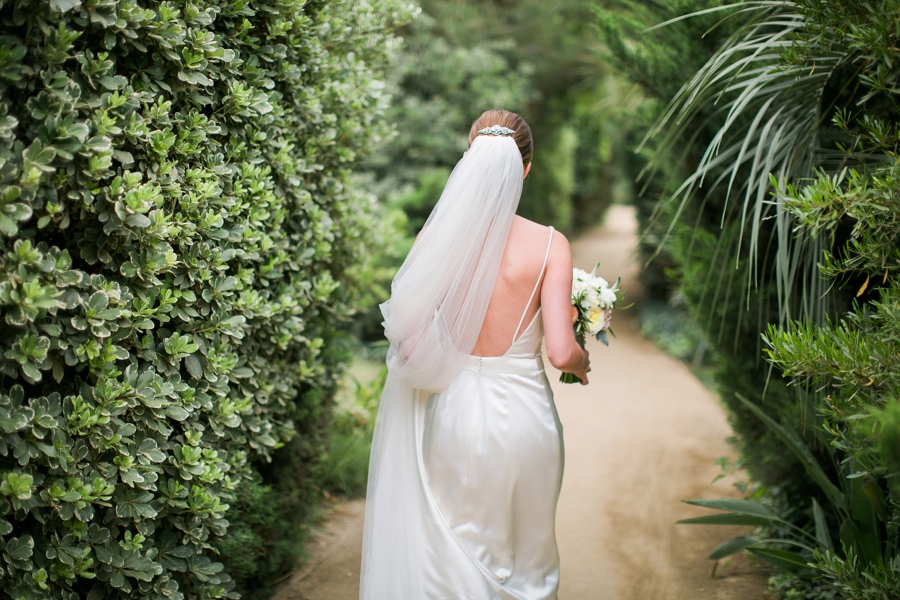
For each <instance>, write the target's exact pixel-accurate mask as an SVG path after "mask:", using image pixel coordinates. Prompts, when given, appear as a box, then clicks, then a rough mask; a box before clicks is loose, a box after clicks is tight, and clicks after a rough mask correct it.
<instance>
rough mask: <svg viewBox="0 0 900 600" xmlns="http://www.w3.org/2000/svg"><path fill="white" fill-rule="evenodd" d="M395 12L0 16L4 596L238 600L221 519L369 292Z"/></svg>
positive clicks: (47, 10)
mask: <svg viewBox="0 0 900 600" xmlns="http://www.w3.org/2000/svg"><path fill="white" fill-rule="evenodd" d="M398 6H399V5H398V4H397V3H396V1H395V0H385V1H381V0H371V1H370V2H365V1H363V0H356V1H348V0H345V1H340V0H339V1H332V2H327V3H326V2H323V1H311V2H307V1H306V0H259V1H252V2H251V1H247V0H220V1H218V2H216V1H206V0H190V1H172V2H150V1H138V0H48V1H44V2H29V1H26V0H13V1H7V0H0V434H2V437H0V473H2V482H0V536H2V540H0V556H2V560H0V590H2V592H0V597H11V598H28V599H31V598H40V597H48V598H61V599H72V600H74V599H76V598H88V599H89V600H99V599H100V598H126V597H127V598H143V599H160V600H162V599H166V600H181V599H206V598H224V597H228V598H236V597H237V596H238V594H237V593H236V592H235V591H234V589H233V588H234V583H233V581H232V580H231V577H230V576H229V574H228V573H227V572H225V570H224V569H223V565H222V563H221V562H219V561H218V560H217V556H216V553H215V550H214V549H215V547H216V544H217V543H221V540H223V539H224V536H225V535H226V534H227V530H228V508H229V501H231V500H232V498H234V497H235V495H236V494H237V491H239V490H240V489H241V486H242V485H244V484H245V483H246V482H248V481H249V479H250V476H251V469H250V465H251V463H254V462H263V463H264V462H265V461H266V460H267V459H269V458H270V457H271V455H272V452H273V451H274V450H276V449H278V448H279V447H282V446H284V445H285V444H287V443H289V442H290V441H291V440H292V437H293V436H294V433H295V431H298V430H301V431H303V430H304V429H305V428H307V427H306V425H305V423H307V422H308V421H312V422H316V423H327V421H325V420H323V419H321V418H320V415H321V413H322V411H323V410H327V403H328V402H329V398H328V397H327V395H326V394H322V393H311V392H314V391H315V390H317V389H326V390H327V389H331V387H333V386H332V383H333V381H334V379H335V378H336V377H337V375H338V371H339V369H340V364H339V363H338V364H335V363H334V361H331V362H326V361H324V360H323V355H324V354H325V353H326V351H327V341H328V340H329V339H331V337H333V335H334V330H335V327H336V325H337V324H338V323H339V322H340V321H341V320H342V319H345V318H347V317H348V316H349V315H350V314H352V311H353V309H354V306H355V304H356V302H357V300H358V298H359V297H360V295H361V294H362V293H365V290H364V289H362V287H364V286H362V285H361V283H360V282H361V281H364V279H363V274H364V271H365V263H366V261H367V260H368V257H369V256H370V252H369V250H368V248H369V247H370V246H371V244H373V243H375V242H376V241H377V237H378V235H379V234H377V233H376V232H375V227H374V219H373V216H372V215H373V212H372V203H371V200H370V199H369V198H368V197H367V196H365V195H363V194H360V193H359V192H357V191H355V190H354V188H353V187H352V186H351V185H349V182H348V178H349V175H348V173H349V169H350V167H351V166H352V165H353V164H354V163H355V162H356V161H357V160H358V159H359V158H360V157H361V156H363V155H364V154H365V153H367V152H368V151H369V150H370V148H371V146H372V144H373V142H375V141H377V139H378V138H379V137H380V136H381V135H382V134H383V133H384V128H383V126H382V125H381V117H382V113H383V111H384V109H385V104H386V102H387V99H386V98H385V96H384V94H383V93H382V91H381V90H382V86H381V71H380V70H381V68H382V66H383V64H384V63H385V61H386V59H387V58H388V56H389V54H390V52H391V49H392V47H393V45H394V43H395V42H394V38H393V37H392V35H391V33H390V31H391V30H390V27H391V25H392V21H393V20H394V19H396V18H399V17H400V16H401V15H399V14H398V11H400V9H399V7H398ZM298 399H299V400H298ZM304 399H305V400H304ZM321 426H322V425H316V427H321Z"/></svg>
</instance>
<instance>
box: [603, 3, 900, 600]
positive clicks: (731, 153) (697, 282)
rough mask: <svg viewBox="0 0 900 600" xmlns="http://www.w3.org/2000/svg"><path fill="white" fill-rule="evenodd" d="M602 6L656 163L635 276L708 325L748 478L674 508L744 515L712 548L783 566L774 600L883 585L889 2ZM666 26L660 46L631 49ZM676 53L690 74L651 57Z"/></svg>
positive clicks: (893, 289)
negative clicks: (714, 496)
mask: <svg viewBox="0 0 900 600" xmlns="http://www.w3.org/2000/svg"><path fill="white" fill-rule="evenodd" d="M720 8H727V9H728V12H720V11H719V9H720ZM689 13H695V15H694V16H692V17H690V18H686V19H685V18H684V16H685V15H687V14H689ZM726 15H730V16H726ZM598 17H599V23H600V25H601V28H603V29H604V30H605V31H606V32H607V33H608V36H609V37H608V40H609V44H608V46H607V52H608V56H611V57H615V58H616V59H617V60H615V61H611V64H618V65H619V66H620V69H621V73H622V74H623V76H625V77H626V78H628V79H630V80H632V81H634V82H635V84H636V85H638V86H639V87H640V88H641V89H642V90H643V93H644V94H645V95H646V97H647V98H648V99H649V100H650V101H649V102H647V103H646V105H645V106H646V107H647V109H646V110H647V112H646V113H645V114H644V115H641V119H639V124H640V128H639V131H637V132H636V133H637V134H638V135H637V136H636V137H638V138H639V137H640V136H642V135H643V136H644V138H643V140H639V139H635V140H634V147H642V148H644V149H645V152H644V154H643V155H641V156H639V157H638V158H637V160H636V161H635V163H636V167H637V169H636V170H638V169H643V175H644V176H645V181H647V180H646V175H648V174H653V173H655V174H656V177H655V178H651V179H650V180H649V182H648V183H647V184H646V187H645V190H646V194H647V197H648V198H649V199H650V200H651V202H648V203H646V204H643V206H645V207H647V209H645V210H644V211H642V212H643V215H644V217H645V218H644V223H645V226H646V228H647V232H648V234H647V236H646V237H645V240H646V242H647V243H645V244H644V256H645V257H647V258H652V257H654V255H656V256H657V257H661V258H662V261H661V262H662V265H661V266H657V267H653V266H651V267H650V268H649V269H648V270H647V271H645V273H646V274H647V275H646V277H647V279H648V280H649V281H650V282H651V284H653V287H651V289H652V290H654V291H655V293H657V294H659V295H660V296H663V297H665V296H666V295H667V294H671V293H673V292H677V294H678V295H679V296H683V297H686V298H687V300H688V303H689V304H690V306H691V309H692V311H693V313H694V317H695V319H696V320H697V321H698V323H699V324H700V325H701V326H703V327H704V328H705V330H706V332H707V336H708V337H709V341H710V344H711V345H712V346H713V347H715V349H716V362H717V374H716V379H717V383H718V386H719V389H720V391H721V393H722V398H723V401H724V402H725V404H726V405H727V406H728V407H729V409H730V412H731V422H732V425H733V427H734V430H735V433H736V442H737V446H738V449H739V450H740V452H741V454H742V464H743V465H744V466H745V467H746V469H747V470H748V471H749V473H750V474H751V476H752V477H753V478H754V479H755V480H756V482H758V485H757V486H756V487H755V490H754V492H753V493H752V494H751V495H750V497H749V498H748V499H746V500H712V501H697V502H694V503H695V504H698V505H700V506H705V507H708V508H714V509H717V510H719V511H722V512H719V513H714V514H711V515H707V516H702V517H698V518H695V519H690V520H688V521H686V522H688V523H694V524H697V523H731V524H745V525H756V526H757V531H756V533H755V534H754V535H747V536H741V537H739V538H736V539H733V540H729V541H727V542H725V543H723V544H722V545H721V546H720V547H718V548H716V549H715V550H714V551H713V552H712V554H711V556H710V558H713V559H719V558H724V557H726V556H728V555H730V554H732V553H734V552H738V551H740V550H742V549H747V550H748V551H750V552H752V553H753V554H755V555H756V556H758V557H760V558H761V559H763V560H765V561H767V562H769V563H771V564H772V565H774V566H775V567H777V568H778V569H779V570H780V571H781V572H782V575H779V576H777V577H774V578H773V579H772V580H771V583H772V591H773V593H774V594H775V595H776V596H777V597H781V598H809V599H826V598H828V599H831V598H841V599H845V598H846V599H854V600H856V599H860V600H862V599H865V600H870V599H871V600H875V599H887V598H898V597H900V484H898V482H900V479H898V476H900V418H898V414H900V413H898V411H900V399H898V395H897V382H898V367H897V359H896V357H897V356H898V355H900V348H898V346H897V344H898V335H897V332H898V331H900V326H898V311H897V306H898V302H900V292H898V290H900V287H898V284H897V281H896V279H897V277H896V274H897V272H898V270H900V262H898V256H900V254H898V245H897V238H898V235H900V218H898V215H900V186H898V183H897V169H898V165H897V150H898V144H900V138H898V126H900V112H898V110H900V104H898V99H900V97H898V91H897V90H898V85H897V83H898V79H900V71H898V70H897V66H896V57H895V56H896V24H897V22H898V17H900V3H898V2H896V1H891V0H882V1H879V2H855V1H852V2H836V1H826V2H812V1H807V0H798V1H796V2H784V3H780V2H779V3H771V2H743V3H738V4H734V5H731V6H730V7H723V3H720V2H716V1H713V2H696V1H686V2H679V3H677V6H673V7H668V8H666V9H663V8H659V7H644V6H637V5H635V4H633V3H630V2H622V3H616V4H615V5H614V6H608V7H606V8H605V9H604V10H600V11H598ZM664 21H670V23H669V24H667V25H666V26H664V27H662V28H661V29H658V30H656V31H654V33H658V34H659V35H661V36H663V40H665V42H663V41H662V40H660V41H658V42H657V43H651V44H647V45H636V44H633V43H632V41H633V40H635V39H640V36H642V35H643V33H642V31H643V29H644V28H647V27H650V26H655V25H658V24H660V23H662V22H664ZM713 25H716V26H715V27H713ZM700 34H703V38H702V39H703V40H704V41H703V43H701V44H697V43H696V41H695V40H696V39H700ZM692 37H693V40H692ZM666 43H668V46H667V48H670V49H671V50H674V58H673V52H667V50H666V48H664V47H663V46H665V45H666ZM679 59H680V60H681V61H683V62H684V63H685V64H691V65H693V69H694V71H695V72H696V75H695V76H694V77H693V78H691V79H690V80H689V81H687V82H684V81H674V82H673V78H672V75H671V72H666V70H665V69H664V68H661V67H664V66H665V65H667V64H671V62H672V61H673V60H679ZM673 84H674V85H673ZM641 141H643V142H644V145H643V146H641V144H640V143H641ZM639 172H640V171H639ZM654 199H657V200H659V202H658V203H655V202H652V200H654ZM640 205H641V204H639V206H640ZM660 249H661V250H660ZM650 264H651V265H653V262H651V263H650ZM661 270H663V271H664V272H665V275H666V276H667V277H660V271H661ZM667 286H669V287H668V289H667Z"/></svg>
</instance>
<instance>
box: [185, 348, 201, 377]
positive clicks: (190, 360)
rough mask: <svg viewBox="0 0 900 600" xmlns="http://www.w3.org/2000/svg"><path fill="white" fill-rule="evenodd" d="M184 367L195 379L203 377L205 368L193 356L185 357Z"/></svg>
mask: <svg viewBox="0 0 900 600" xmlns="http://www.w3.org/2000/svg"><path fill="white" fill-rule="evenodd" d="M184 366H185V367H186V368H187V370H188V373H190V374H191V376H192V377H193V378H194V379H201V378H202V377H203V368H202V367H201V366H200V361H199V360H198V359H197V357H196V356H194V355H193V354H190V355H188V356H186V357H184Z"/></svg>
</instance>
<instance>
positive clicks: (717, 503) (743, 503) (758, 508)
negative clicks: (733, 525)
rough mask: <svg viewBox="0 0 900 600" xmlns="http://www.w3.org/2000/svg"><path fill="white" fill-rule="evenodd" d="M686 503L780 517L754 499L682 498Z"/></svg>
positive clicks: (741, 512) (744, 513)
mask: <svg viewBox="0 0 900 600" xmlns="http://www.w3.org/2000/svg"><path fill="white" fill-rule="evenodd" d="M682 502H684V503H686V504H693V505H694V506H702V507H704V508H714V509H716V510H727V511H730V512H733V513H737V514H739V515H751V516H756V517H763V518H765V519H772V520H774V519H778V515H776V514H775V512H774V511H773V510H772V509H771V508H769V507H768V506H766V505H765V504H762V503H760V502H754V501H752V500H741V499H739V498H720V499H716V500H682Z"/></svg>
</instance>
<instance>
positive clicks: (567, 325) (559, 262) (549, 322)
mask: <svg viewBox="0 0 900 600" xmlns="http://www.w3.org/2000/svg"><path fill="white" fill-rule="evenodd" d="M541 306H542V307H543V308H542V309H541V310H542V316H543V320H544V339H545V340H546V345H547V358H548V359H549V360H550V364H551V365H553V366H554V367H556V368H557V369H559V370H560V371H565V372H567V373H574V374H575V375H577V376H578V377H579V378H580V379H581V382H582V384H586V383H587V371H588V369H589V368H590V358H589V357H588V352H587V350H582V349H581V347H580V346H579V345H578V342H576V341H575V333H574V332H573V330H572V250H571V249H570V248H569V240H567V239H566V237H565V236H564V235H563V234H561V233H559V232H558V231H554V232H553V243H552V244H551V246H550V257H549V259H548V260H547V271H546V273H545V275H544V284H543V286H542V288H541Z"/></svg>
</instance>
